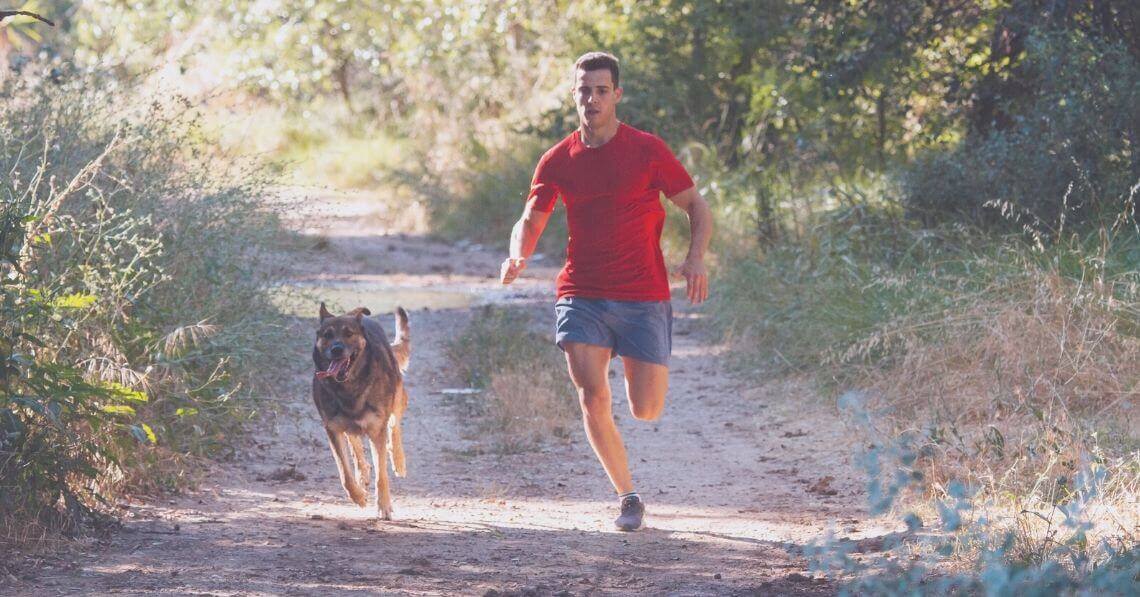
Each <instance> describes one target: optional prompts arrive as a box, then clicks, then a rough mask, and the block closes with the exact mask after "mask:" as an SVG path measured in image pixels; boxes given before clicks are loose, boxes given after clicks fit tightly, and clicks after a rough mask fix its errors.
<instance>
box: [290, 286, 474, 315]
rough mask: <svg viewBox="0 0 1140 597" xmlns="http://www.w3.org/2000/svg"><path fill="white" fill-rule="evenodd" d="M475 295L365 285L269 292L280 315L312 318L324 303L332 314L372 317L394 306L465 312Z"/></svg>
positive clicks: (312, 287)
mask: <svg viewBox="0 0 1140 597" xmlns="http://www.w3.org/2000/svg"><path fill="white" fill-rule="evenodd" d="M477 299H478V296H477V295H476V294H475V293H473V292H469V291H463V290H425V289H423V288H400V287H395V286H378V285H369V284H353V285H346V284H336V283H321V284H304V285H301V284H285V285H282V286H279V287H277V289H276V290H275V291H274V293H273V303H274V305H276V306H277V308H278V309H280V310H281V311H282V312H283V313H286V314H288V315H295V316H299V317H314V316H316V314H317V308H318V307H317V306H318V305H319V304H320V302H321V301H324V302H325V304H326V305H328V308H329V310H330V311H332V312H333V313H344V312H345V311H348V310H351V309H355V308H356V307H368V310H369V311H372V313H373V314H374V315H380V314H383V313H391V312H392V311H394V310H395V309H396V307H397V306H399V307H403V308H405V309H407V310H409V311H416V310H419V309H423V308H424V307H427V308H429V309H434V310H439V309H466V308H468V307H470V306H472V305H473V304H474V303H475V302H476V300H477Z"/></svg>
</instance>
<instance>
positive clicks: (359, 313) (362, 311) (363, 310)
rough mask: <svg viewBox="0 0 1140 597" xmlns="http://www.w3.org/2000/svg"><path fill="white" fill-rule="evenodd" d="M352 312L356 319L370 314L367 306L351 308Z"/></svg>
mask: <svg viewBox="0 0 1140 597" xmlns="http://www.w3.org/2000/svg"><path fill="white" fill-rule="evenodd" d="M352 314H353V315H355V316H356V320H357V321H360V318H361V317H364V316H365V315H372V312H371V311H369V310H368V307H357V308H355V309H353V310H352Z"/></svg>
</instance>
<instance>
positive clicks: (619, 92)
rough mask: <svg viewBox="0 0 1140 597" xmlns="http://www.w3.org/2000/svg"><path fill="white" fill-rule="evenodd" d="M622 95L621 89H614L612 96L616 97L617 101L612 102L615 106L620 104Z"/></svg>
mask: <svg viewBox="0 0 1140 597" xmlns="http://www.w3.org/2000/svg"><path fill="white" fill-rule="evenodd" d="M622 93H623V90H622V88H621V87H615V88H614V95H616V96H617V100H616V101H615V102H614V103H615V104H616V103H620V102H621V96H622Z"/></svg>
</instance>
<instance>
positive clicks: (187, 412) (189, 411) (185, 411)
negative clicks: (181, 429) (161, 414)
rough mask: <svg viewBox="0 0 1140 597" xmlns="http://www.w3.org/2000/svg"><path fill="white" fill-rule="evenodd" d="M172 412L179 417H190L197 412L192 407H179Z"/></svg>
mask: <svg viewBox="0 0 1140 597" xmlns="http://www.w3.org/2000/svg"><path fill="white" fill-rule="evenodd" d="M174 414H176V415H178V416H180V417H192V416H194V415H196V414H198V409H196V408H193V407H188V408H180V409H178V410H176V411H174Z"/></svg>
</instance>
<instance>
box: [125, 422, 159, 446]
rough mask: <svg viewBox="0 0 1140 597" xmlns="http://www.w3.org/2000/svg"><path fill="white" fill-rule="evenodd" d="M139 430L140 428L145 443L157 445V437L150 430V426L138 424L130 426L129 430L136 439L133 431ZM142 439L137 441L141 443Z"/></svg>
mask: <svg viewBox="0 0 1140 597" xmlns="http://www.w3.org/2000/svg"><path fill="white" fill-rule="evenodd" d="M139 428H141V431H142V433H143V438H145V439H146V441H149V442H150V443H151V444H157V443H158V437H157V436H155V434H154V430H153V429H151V428H150V425H147V424H146V423H139V424H138V425H131V430H132V431H131V434H132V435H135V437H136V438H137V437H139V436H138V435H137V434H135V431H134V430H135V429H139ZM143 438H140V439H139V441H140V442H141V441H143Z"/></svg>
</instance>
